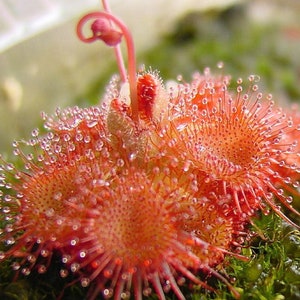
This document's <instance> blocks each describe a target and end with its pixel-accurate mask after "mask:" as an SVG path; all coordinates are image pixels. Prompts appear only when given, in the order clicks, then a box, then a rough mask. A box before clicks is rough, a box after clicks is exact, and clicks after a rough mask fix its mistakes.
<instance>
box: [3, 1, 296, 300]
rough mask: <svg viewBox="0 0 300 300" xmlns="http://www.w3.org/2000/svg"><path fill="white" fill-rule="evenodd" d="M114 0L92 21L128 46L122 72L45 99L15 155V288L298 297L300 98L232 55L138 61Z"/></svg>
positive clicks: (120, 294)
mask: <svg viewBox="0 0 300 300" xmlns="http://www.w3.org/2000/svg"><path fill="white" fill-rule="evenodd" d="M102 6H103V10H99V11H97V12H92V13H88V14H87V15H85V16H83V17H82V18H81V19H80V20H79V21H78V25H77V35H78V37H79V39H80V40H81V41H83V42H85V43H92V42H104V44H105V45H106V46H109V47H111V48H113V50H114V51H115V54H116V62H117V65H118V67H119V75H117V76H116V75H115V76H113V77H112V79H111V81H110V83H109V85H108V86H107V87H106V93H105V95H104V96H103V97H102V99H101V101H99V103H98V104H96V105H93V106H88V107H79V106H74V107H68V108H57V110H56V112H55V114H54V115H48V114H47V113H43V115H42V117H43V122H44V128H45V130H46V133H44V132H43V133H42V132H41V130H39V129H34V130H33V131H32V133H31V138H30V139H29V140H28V141H23V140H22V141H14V142H13V156H14V157H13V158H12V159H11V161H7V160H6V159H5V160H4V159H1V161H2V163H1V166H0V168H1V176H0V180H1V181H0V183H1V187H2V189H1V226H2V229H1V235H0V241H1V243H2V244H1V252H0V262H1V268H2V269H1V270H3V272H2V271H1V272H2V273H1V289H2V290H1V292H2V294H3V297H4V298H5V299H19V298H20V297H23V298H24V299H50V298H51V299H55V298H57V299H77V298H78V299H82V298H84V299H109V298H113V299H137V300H138V299H146V298H149V299H157V298H158V299H166V298H168V299H285V297H294V298H295V297H298V296H299V288H297V286H299V256H298V254H297V251H298V250H299V244H300V242H299V228H300V225H299V222H298V221H299V216H300V213H299V210H298V208H299V204H298V205H297V202H298V201H299V184H300V183H299V180H300V158H299V151H300V146H299V143H298V141H299V137H300V122H299V120H300V112H299V110H298V108H297V106H296V105H293V106H291V107H288V106H285V107H283V106H280V105H279V101H277V100H276V99H275V98H273V97H272V95H271V94H269V93H267V92H263V91H262V90H261V88H260V86H259V83H260V77H259V76H258V75H248V76H247V77H246V78H244V79H243V78H241V77H237V78H236V79H234V78H233V76H231V75H230V74H225V71H224V69H226V67H225V68H224V66H223V63H219V64H218V65H217V67H216V68H215V69H216V70H215V71H211V69H210V68H209V67H208V66H206V67H205V68H204V69H203V70H199V71H195V72H194V73H193V74H191V77H190V78H188V79H185V78H184V77H183V76H177V77H176V78H175V79H173V80H172V79H170V78H166V79H165V78H162V77H161V76H160V70H155V69H154V68H153V67H151V66H145V68H144V69H143V70H140V71H138V70H137V63H136V54H135V48H134V42H133V37H132V35H131V33H130V31H129V29H128V28H127V26H126V24H124V23H123V22H122V21H121V20H120V19H118V18H117V17H116V16H114V14H113V13H112V12H111V11H110V8H109V6H108V3H107V1H105V0H103V1H102ZM121 43H124V44H125V49H126V52H127V53H126V56H125V57H126V58H127V59H126V63H124V59H123V54H122V53H121V48H120V44H121ZM100 47H101V45H100ZM8 268H10V269H11V270H12V271H11V272H10V273H7V269H8ZM11 274H12V275H11ZM2 282H3V283H2ZM54 286H56V288H55V289H54V288H53V287H54Z"/></svg>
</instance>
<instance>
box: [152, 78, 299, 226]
mask: <svg viewBox="0 0 300 300" xmlns="http://www.w3.org/2000/svg"><path fill="white" fill-rule="evenodd" d="M199 78H201V77H198V79H199ZM202 78H203V80H204V82H202V83H200V82H201V80H200V81H199V80H198V81H196V84H198V85H201V86H210V87H211V89H210V92H209V95H210V98H209V99H210V101H208V100H207V93H205V92H202V93H201V94H200V93H199V92H197V89H196V88H195V87H194V84H195V83H192V84H191V85H182V84H179V85H178V86H177V92H175V91H176V88H175V89H174V88H173V91H172V93H171V99H170V103H171V104H170V105H169V107H168V112H167V116H168V119H167V121H165V122H162V123H161V124H159V126H158V127H157V128H156V136H155V135H154V136H152V137H151V146H152V148H151V151H152V152H151V151H149V152H148V153H150V156H152V157H155V155H157V153H159V154H160V155H161V156H163V157H164V160H168V159H169V160H174V158H176V159H177V161H178V162H180V164H181V167H177V169H178V168H181V169H182V170H183V171H184V172H186V174H187V175H189V174H194V175H195V176H196V177H198V180H199V181H198V185H199V186H201V185H202V184H203V180H204V182H210V181H216V182H219V184H218V185H219V186H221V187H222V189H223V192H222V193H223V194H227V193H229V196H230V197H231V199H232V205H234V206H235V207H236V213H238V214H241V215H242V216H243V217H244V214H246V215H247V214H248V215H250V216H251V215H253V212H254V211H255V210H256V209H261V208H262V207H265V205H264V203H263V202H265V203H266V204H267V205H268V206H270V207H271V208H272V209H273V210H274V211H275V212H276V213H277V214H278V215H279V216H280V217H281V218H282V219H284V220H286V221H288V222H290V223H291V224H293V225H294V226H295V227H299V226H298V225H297V224H295V223H293V222H292V221H291V220H289V219H288V218H287V217H286V216H285V215H284V214H283V213H282V212H281V210H280V208H279V207H278V205H277V200H279V201H278V202H279V203H281V204H282V205H284V206H286V207H287V208H288V209H290V210H291V211H292V212H294V213H295V214H296V215H299V212H297V211H296V210H295V209H294V208H293V207H292V206H291V205H290V198H291V197H290V195H289V194H288V193H289V192H290V191H288V193H287V194H286V193H285V192H284V190H282V189H281V188H279V186H280V185H281V186H285V182H286V181H287V180H290V179H289V177H288V176H285V175H284V174H282V175H281V176H277V171H278V166H280V164H281V162H282V159H283V157H285V159H286V160H289V158H291V159H292V158H293V157H295V155H297V151H296V149H295V146H294V141H290V140H288V141H287V142H286V141H285V140H284V137H285V136H288V135H289V134H290V132H291V128H292V127H293V122H292V120H291V118H288V117H287V116H286V113H285V112H284V110H283V109H282V108H280V107H277V106H276V105H275V103H274V101H272V98H271V96H270V95H268V96H266V97H265V98H263V95H262V93H260V92H258V86H257V84H256V83H255V81H256V77H255V76H250V77H249V81H250V86H249V87H248V91H245V92H243V86H242V85H240V84H241V80H239V81H238V84H239V85H238V87H237V92H236V93H229V91H227V84H228V83H223V81H222V85H221V83H220V84H219V85H216V84H215V83H212V82H213V81H212V80H211V79H209V80H207V79H206V77H205V76H203V77H202ZM214 84H215V85H216V86H218V87H219V88H218V89H217V92H216V91H215V90H214V88H213V86H214ZM221 86H222V87H221ZM220 90H222V91H223V93H221V94H220ZM197 102H199V105H197V104H196V103H197ZM294 132H296V131H295V130H294ZM297 132H298V131H297ZM288 168H289V169H290V170H291V171H292V169H293V167H292V166H288ZM197 174H201V175H200V176H199V175H197ZM295 193H296V194H297V193H298V192H297V191H295ZM246 194H247V196H246ZM249 195H251V197H250V198H249V200H248V197H249ZM275 198H276V199H277V200H275ZM241 203H244V204H245V205H244V204H241ZM253 203H255V206H254V207H253V206H252V204H253ZM244 208H246V210H245V211H243V209H244ZM248 208H250V210H249V209H248Z"/></svg>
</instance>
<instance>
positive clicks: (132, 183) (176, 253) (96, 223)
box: [62, 162, 238, 299]
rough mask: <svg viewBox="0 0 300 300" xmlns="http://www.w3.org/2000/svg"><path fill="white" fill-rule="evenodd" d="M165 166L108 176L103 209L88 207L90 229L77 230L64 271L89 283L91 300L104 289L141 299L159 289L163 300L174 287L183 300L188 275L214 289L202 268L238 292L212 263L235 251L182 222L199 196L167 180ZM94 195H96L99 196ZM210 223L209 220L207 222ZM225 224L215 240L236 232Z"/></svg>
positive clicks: (107, 292) (107, 294)
mask: <svg viewBox="0 0 300 300" xmlns="http://www.w3.org/2000/svg"><path fill="white" fill-rule="evenodd" d="M125 165H127V163H126V162H125ZM158 168H159V167H156V169H155V170H153V171H152V172H149V170H148V174H146V173H145V171H144V170H141V169H139V168H136V167H129V169H128V170H126V169H125V168H124V169H123V171H124V172H121V173H119V174H118V175H117V176H116V177H115V178H113V180H112V181H109V187H110V188H109V189H108V190H107V192H108V194H107V198H106V199H105V198H103V197H100V196H99V198H100V199H99V200H97V202H98V206H97V207H94V208H93V209H87V213H86V214H87V218H86V219H85V220H83V223H82V227H84V228H85V230H84V232H82V231H80V232H78V235H74V238H73V240H72V241H71V243H70V245H69V246H67V247H65V248H64V249H63V252H64V255H63V262H64V263H65V264H66V267H65V269H64V270H62V273H63V274H67V273H66V272H67V270H70V271H71V272H74V273H75V274H77V275H78V276H79V280H80V281H81V284H82V285H83V286H88V285H90V286H91V287H90V289H89V292H88V298H89V299H95V298H96V297H97V296H99V294H101V295H102V296H104V297H111V296H114V297H115V298H121V297H122V295H123V296H124V295H126V296H128V297H129V296H130V295H134V298H135V299H141V298H142V295H144V296H147V295H150V294H151V293H152V292H154V293H156V294H157V296H158V297H159V298H161V299H164V298H165V293H167V292H168V291H169V290H172V291H173V292H174V293H175V295H176V296H177V298H178V299H184V295H183V294H182V292H181V291H180V285H181V284H183V283H184V282H185V281H186V280H190V281H191V282H192V283H194V284H196V285H200V286H203V287H204V288H206V289H211V288H210V287H209V286H208V285H207V284H205V283H204V282H202V281H200V280H199V279H198V278H197V277H196V275H195V274H196V273H197V272H199V270H200V271H203V272H205V273H208V274H210V275H212V276H216V277H217V278H219V279H221V280H223V281H224V282H225V283H226V284H227V285H228V287H229V288H230V289H232V291H233V293H234V294H235V295H236V296H238V294H237V293H236V291H235V290H234V289H233V288H232V287H231V285H230V284H229V283H228V282H227V280H226V279H225V278H223V277H222V276H221V275H220V274H219V273H217V272H216V271H214V270H213V269H212V268H211V265H215V264H217V263H219V262H220V261H221V260H222V259H223V257H221V253H222V251H224V252H225V253H228V252H229V251H226V250H222V249H221V247H218V246H215V244H213V243H214V242H215V240H212V238H211V237H209V235H207V236H206V238H207V241H205V240H204V239H201V237H200V236H195V235H194V234H192V232H191V228H189V227H188V226H186V227H185V228H184V227H183V220H185V219H186V218H189V217H188V216H190V218H191V219H192V218H193V216H192V215H189V214H190V213H191V210H189V209H190V206H191V205H192V203H193V201H192V194H190V193H189V192H187V191H186V190H184V189H182V188H181V187H180V186H179V185H178V181H177V180H175V178H172V177H169V176H168V175H165V176H163V177H161V175H159V174H163V173H164V172H163V170H161V171H159V170H158ZM91 195H94V196H96V197H97V195H99V193H98V192H97V193H91ZM187 207H189V209H186V208H187ZM203 213H205V212H203ZM214 217H216V218H217V213H216V214H214ZM211 221H212V220H208V219H204V222H208V224H206V225H207V226H209V224H211ZM214 221H216V222H217V220H214ZM188 224H189V223H188ZM195 225H196V224H195ZM219 225H220V224H219ZM203 226H205V225H203ZM225 227H226V229H225V228H223V227H222V226H219V230H218V234H217V235H218V236H216V235H215V233H216V231H215V230H214V231H210V233H211V234H212V235H213V236H214V238H215V239H218V237H221V236H224V237H225V235H226V237H229V234H228V231H229V229H228V227H227V226H225ZM194 229H195V227H193V230H194ZM223 229H225V231H226V233H224V235H222V233H221V232H222V231H223ZM81 234H82V235H81ZM210 241H212V242H213V243H210ZM219 244H221V243H219ZM222 246H225V243H224V244H222ZM207 253H211V255H209V256H208V255H207ZM213 253H215V256H213ZM208 257H209V258H208Z"/></svg>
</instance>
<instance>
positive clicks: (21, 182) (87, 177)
mask: <svg viewBox="0 0 300 300" xmlns="http://www.w3.org/2000/svg"><path fill="white" fill-rule="evenodd" d="M70 114H71V115H72V117H73V121H74V120H75V119H76V120H77V121H76V125H74V124H73V125H72V126H70V118H69V117H68V118H66V119H63V118H62V116H63V115H68V116H69V115H70ZM91 116H94V109H93V108H90V109H87V110H80V109H78V108H74V109H73V110H72V112H71V113H70V109H69V110H66V111H64V112H60V113H59V118H60V119H59V121H57V123H55V124H56V125H57V124H59V126H61V127H60V128H58V127H55V125H54V123H53V122H54V119H51V120H50V119H49V120H48V121H49V122H48V126H50V124H51V126H52V127H53V129H54V131H49V132H48V134H46V135H45V136H41V137H40V136H39V134H38V131H37V130H34V131H33V137H32V139H31V140H30V141H29V142H28V143H27V147H21V146H20V145H19V144H20V143H17V142H15V143H14V146H15V150H14V153H15V155H17V156H19V157H20V158H21V161H22V165H23V166H14V165H13V164H4V165H3V166H2V168H3V171H4V175H3V176H4V177H3V178H2V181H3V182H2V184H3V185H4V186H6V188H7V189H9V190H8V191H6V192H5V194H4V195H3V197H2V199H1V204H2V207H4V208H2V213H3V215H4V217H5V220H6V223H7V225H6V227H5V229H4V233H3V234H2V236H1V241H4V242H5V243H6V244H7V246H9V247H8V249H7V250H6V251H5V252H3V253H2V254H1V259H7V258H10V257H11V258H15V259H16V262H15V263H14V264H13V267H14V269H16V270H19V271H20V272H21V273H23V274H25V275H28V274H29V273H30V272H31V270H32V269H33V268H34V267H35V266H36V267H37V270H38V272H39V273H44V272H46V270H47V268H48V267H49V264H50V263H51V256H52V254H53V252H59V251H60V249H61V248H62V247H64V246H65V245H68V244H69V242H70V240H71V239H72V236H73V235H74V232H77V231H80V230H81V221H82V218H84V217H85V211H80V209H78V208H80V207H85V208H86V207H93V206H95V205H97V202H96V201H95V199H93V198H92V197H87V194H89V189H90V187H91V185H92V186H93V188H94V185H101V186H102V185H103V184H104V183H105V180H106V179H107V178H108V177H110V176H114V174H115V173H116V172H117V171H116V169H118V168H120V166H119V165H117V160H116V158H115V157H110V154H109V152H108V150H107V149H106V147H105V144H106V142H107V140H106V139H107V137H106V136H105V135H104V131H102V128H103V126H104V123H103V118H101V117H98V118H97V119H93V120H91ZM91 122H92V123H91ZM63 123H64V125H63ZM87 124H89V125H87ZM23 148H24V149H23ZM25 152H26V153H29V154H25Z"/></svg>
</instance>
